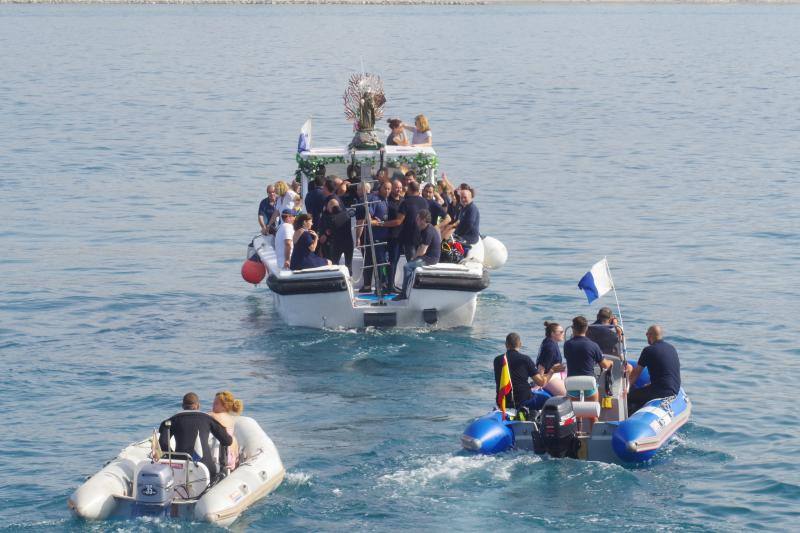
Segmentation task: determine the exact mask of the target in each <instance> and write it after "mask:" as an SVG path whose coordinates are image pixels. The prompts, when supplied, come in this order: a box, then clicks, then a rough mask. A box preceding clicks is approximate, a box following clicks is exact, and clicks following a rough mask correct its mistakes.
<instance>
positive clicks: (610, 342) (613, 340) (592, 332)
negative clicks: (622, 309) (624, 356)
mask: <svg viewBox="0 0 800 533" xmlns="http://www.w3.org/2000/svg"><path fill="white" fill-rule="evenodd" d="M616 322H617V318H616V317H615V316H614V313H613V312H612V311H611V308H609V307H601V308H600V310H599V311H598V312H597V320H595V321H594V323H592V324H589V329H588V330H587V331H586V336H587V337H588V338H590V339H591V340H593V341H594V342H596V343H597V345H598V346H600V350H602V352H603V353H607V354H610V355H617V356H618V355H620V349H619V343H620V340H621V339H622V328H620V327H619V326H618V325H617V323H616Z"/></svg>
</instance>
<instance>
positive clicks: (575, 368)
mask: <svg viewBox="0 0 800 533" xmlns="http://www.w3.org/2000/svg"><path fill="white" fill-rule="evenodd" d="M588 329H589V321H588V320H586V318H585V317H582V316H576V317H575V318H573V319H572V334H573V336H572V338H571V339H570V340H568V341H567V342H565V343H564V359H566V360H567V377H568V378H569V377H570V376H594V367H595V365H598V366H599V367H600V368H602V369H608V368H611V366H612V365H613V363H612V362H611V361H608V360H606V359H603V352H602V351H601V350H600V347H599V346H598V345H597V343H596V342H594V341H593V340H591V339H589V338H587V337H586V330H588ZM567 394H568V395H569V396H570V397H571V398H573V399H578V398H580V391H569V390H568V391H567ZM598 398H599V395H598V393H597V388H595V389H594V390H593V391H591V393H588V391H587V392H586V393H584V399H585V400H586V401H588V402H593V401H594V402H596V401H597V400H598Z"/></svg>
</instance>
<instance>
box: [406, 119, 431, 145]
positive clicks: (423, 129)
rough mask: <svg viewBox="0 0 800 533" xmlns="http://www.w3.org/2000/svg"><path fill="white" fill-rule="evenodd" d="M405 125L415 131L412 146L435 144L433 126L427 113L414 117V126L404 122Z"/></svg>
mask: <svg viewBox="0 0 800 533" xmlns="http://www.w3.org/2000/svg"><path fill="white" fill-rule="evenodd" d="M403 127H404V128H405V129H407V130H409V131H413V132H414V135H413V136H412V137H411V145H412V146H431V145H432V144H433V134H432V133H431V127H430V125H429V124H428V119H427V118H425V115H417V116H416V117H415V118H414V127H413V128H412V127H411V126H407V125H405V124H403Z"/></svg>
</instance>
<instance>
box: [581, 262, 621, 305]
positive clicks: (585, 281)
mask: <svg viewBox="0 0 800 533" xmlns="http://www.w3.org/2000/svg"><path fill="white" fill-rule="evenodd" d="M578 288H580V289H583V292H585V293H586V298H588V299H589V303H592V302H593V301H595V300H597V299H598V298H600V297H601V296H603V295H604V294H606V293H607V292H608V291H610V290H611V289H613V288H614V282H613V281H611V272H610V271H609V270H608V261H606V258H605V257H604V258H603V260H602V261H598V262H597V263H595V264H594V266H592V269H591V270H590V271H589V272H587V273H586V274H584V276H583V277H582V278H581V280H580V281H579V282H578Z"/></svg>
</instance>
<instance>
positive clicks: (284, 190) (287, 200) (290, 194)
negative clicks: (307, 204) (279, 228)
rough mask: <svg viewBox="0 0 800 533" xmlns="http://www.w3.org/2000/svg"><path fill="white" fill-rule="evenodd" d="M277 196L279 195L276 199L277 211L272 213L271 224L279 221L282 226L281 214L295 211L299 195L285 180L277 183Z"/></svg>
mask: <svg viewBox="0 0 800 533" xmlns="http://www.w3.org/2000/svg"><path fill="white" fill-rule="evenodd" d="M275 194H276V195H277V198H276V199H275V211H273V213H272V219H271V220H270V224H272V223H274V222H275V221H277V224H278V225H280V224H281V223H282V221H281V216H280V214H281V213H282V212H283V210H284V209H294V201H295V198H298V197H299V195H298V194H297V193H296V192H294V191H293V190H292V189H291V187H289V185H288V184H287V183H286V182H285V181H283V180H278V181H276V182H275Z"/></svg>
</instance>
